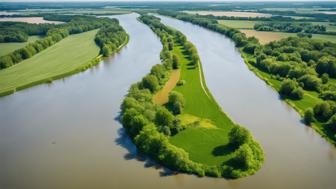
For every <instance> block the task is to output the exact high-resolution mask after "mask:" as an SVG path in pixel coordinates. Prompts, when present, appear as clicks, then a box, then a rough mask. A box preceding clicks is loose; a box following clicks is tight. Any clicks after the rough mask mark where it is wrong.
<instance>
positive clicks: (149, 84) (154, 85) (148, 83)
mask: <svg viewBox="0 0 336 189" xmlns="http://www.w3.org/2000/svg"><path fill="white" fill-rule="evenodd" d="M142 86H143V87H144V88H146V89H149V90H150V91H151V92H152V93H153V92H155V91H157V90H158V89H159V86H160V85H159V82H158V79H157V78H156V77H155V76H154V75H151V74H150V75H147V76H146V77H144V78H143V79H142Z"/></svg>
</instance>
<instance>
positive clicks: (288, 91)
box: [279, 79, 303, 100]
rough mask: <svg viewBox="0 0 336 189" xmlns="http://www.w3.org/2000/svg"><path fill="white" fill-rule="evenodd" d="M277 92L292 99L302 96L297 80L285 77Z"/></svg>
mask: <svg viewBox="0 0 336 189" xmlns="http://www.w3.org/2000/svg"><path fill="white" fill-rule="evenodd" d="M279 93H280V94H281V95H282V96H285V97H289V98H292V99H297V100H299V99H301V98H302V97H303V91H302V89H301V88H300V87H299V86H298V84H297V82H295V81H293V80H291V79H286V80H284V81H282V83H281V86H280V90H279Z"/></svg>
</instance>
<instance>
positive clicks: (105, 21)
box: [0, 15, 122, 69]
mask: <svg viewBox="0 0 336 189" xmlns="http://www.w3.org/2000/svg"><path fill="white" fill-rule="evenodd" d="M45 18H46V19H52V20H57V21H64V22H67V23H65V24H60V25H50V24H47V25H46V24H35V25H36V26H34V27H31V28H30V26H32V25H34V24H24V23H13V24H12V25H9V26H8V27H6V30H11V29H14V31H15V30H16V31H19V32H18V33H20V32H27V33H29V32H30V33H34V32H36V33H42V34H44V35H45V37H44V38H43V39H41V40H37V41H35V42H33V43H29V44H28V45H27V46H25V47H23V48H21V49H18V50H15V51H14V52H12V53H10V54H8V55H5V56H2V57H0V69H4V68H7V67H10V66H12V65H14V64H17V63H19V62H21V61H22V60H25V59H27V58H30V57H32V56H33V55H35V54H37V53H39V52H40V51H42V50H44V49H46V48H48V47H50V46H52V45H53V44H55V43H57V42H58V41H60V40H62V39H63V38H65V37H67V36H68V35H71V34H77V33H82V32H86V31H89V30H93V29H97V28H107V27H114V26H116V25H118V26H119V24H118V21H117V20H116V19H109V18H96V17H90V16H69V15H49V16H45ZM19 26H24V27H19ZM119 34H122V32H120V31H119V32H118V34H117V35H119ZM98 38H99V37H98ZM109 40H112V41H113V43H114V42H117V41H120V40H119V39H116V38H115V37H112V38H111V39H109ZM112 41H111V42H110V43H112Z"/></svg>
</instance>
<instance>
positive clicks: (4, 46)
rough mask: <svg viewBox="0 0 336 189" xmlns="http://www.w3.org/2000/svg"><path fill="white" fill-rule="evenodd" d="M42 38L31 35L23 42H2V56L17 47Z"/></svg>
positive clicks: (0, 53) (0, 46)
mask: <svg viewBox="0 0 336 189" xmlns="http://www.w3.org/2000/svg"><path fill="white" fill-rule="evenodd" d="M38 39H41V37H40V36H30V37H29V38H28V41H27V42H23V43H0V49H1V50H0V56H3V55H6V54H8V53H10V52H13V51H15V50H16V49H19V48H22V47H24V46H26V45H27V44H28V43H30V42H33V41H36V40H38Z"/></svg>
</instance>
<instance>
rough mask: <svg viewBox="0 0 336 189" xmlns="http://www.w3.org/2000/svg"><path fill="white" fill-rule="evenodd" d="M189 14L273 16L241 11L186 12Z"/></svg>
mask: <svg viewBox="0 0 336 189" xmlns="http://www.w3.org/2000/svg"><path fill="white" fill-rule="evenodd" d="M184 12H186V13H189V14H199V15H214V16H233V17H251V18H256V17H271V16H272V15H271V14H264V13H258V12H239V11H184Z"/></svg>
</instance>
